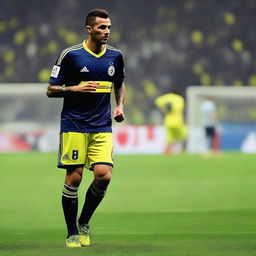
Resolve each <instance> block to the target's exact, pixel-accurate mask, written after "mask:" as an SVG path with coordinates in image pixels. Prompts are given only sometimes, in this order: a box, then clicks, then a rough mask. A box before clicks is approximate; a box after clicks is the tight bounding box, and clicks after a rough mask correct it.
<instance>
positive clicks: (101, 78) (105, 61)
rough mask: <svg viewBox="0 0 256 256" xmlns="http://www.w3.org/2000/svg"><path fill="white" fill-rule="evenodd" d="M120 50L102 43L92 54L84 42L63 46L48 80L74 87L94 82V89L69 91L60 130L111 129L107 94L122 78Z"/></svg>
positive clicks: (52, 82)
mask: <svg viewBox="0 0 256 256" xmlns="http://www.w3.org/2000/svg"><path fill="white" fill-rule="evenodd" d="M124 77H125V75H124V62H123V56H122V53H121V51H119V50H117V49H115V48H113V47H111V46H109V45H106V46H105V48H104V50H103V51H102V52H101V53H99V54H95V53H93V52H92V51H90V50H89V49H88V48H87V47H86V45H85V41H84V42H83V43H81V44H78V45H75V46H72V47H69V48H67V49H65V50H64V51H63V52H62V53H61V55H60V56H59V58H58V60H57V61H56V63H55V65H54V66H53V69H52V73H51V77H50V80H49V83H50V84H52V85H63V86H74V85H78V84H81V83H83V82H86V81H95V82H96V83H97V84H98V86H97V89H96V91H95V92H90V93H77V94H70V95H67V96H65V97H64V102H63V109H62V113H61V132H88V133H95V132H111V106H110V93H111V89H112V87H113V86H114V87H115V88H119V87H120V86H121V85H122V83H123V80H124Z"/></svg>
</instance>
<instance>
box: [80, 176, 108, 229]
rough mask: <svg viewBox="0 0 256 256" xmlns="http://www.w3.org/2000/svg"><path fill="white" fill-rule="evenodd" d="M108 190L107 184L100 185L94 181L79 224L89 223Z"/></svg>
mask: <svg viewBox="0 0 256 256" xmlns="http://www.w3.org/2000/svg"><path fill="white" fill-rule="evenodd" d="M106 190H107V185H105V186H104V187H99V186H97V185H96V184H95V181H93V182H92V184H91V185H90V187H89V188H88V190H87V192H86V196H85V202H84V206H83V209H82V212H81V215H80V218H79V220H78V222H79V224H88V223H89V220H90V218H91V216H92V215H93V213H94V211H95V210H96V208H97V207H98V205H99V204H100V202H101V201H102V199H103V197H104V196H105V193H106Z"/></svg>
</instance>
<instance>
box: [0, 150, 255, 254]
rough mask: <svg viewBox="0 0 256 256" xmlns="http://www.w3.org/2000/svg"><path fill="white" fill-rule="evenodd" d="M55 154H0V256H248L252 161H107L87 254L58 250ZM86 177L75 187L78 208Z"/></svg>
mask: <svg viewBox="0 0 256 256" xmlns="http://www.w3.org/2000/svg"><path fill="white" fill-rule="evenodd" d="M56 158H57V154H56V153H51V154H42V153H26V154H1V155H0V166H1V178H0V188H1V200H0V255H1V256H6V255H17V256H21V255H22V256H30V255H31V256H37V255H42V256H43V255H47V256H48V255H49V256H51V255H54V256H55V255H56V256H66V255H90V256H94V255H102V256H121V255H124V256H137V255H138V256H153V255H154V256H162V255H170V256H247V255H248V256H255V255H256V239H255V235H256V227H255V219H256V186H255V183H256V182H255V181H256V164H255V162H256V160H255V159H256V158H255V156H254V155H244V154H240V153H226V154H224V155H223V156H222V157H221V158H209V159H205V158H202V157H201V156H198V155H180V156H162V155H138V156H134V155H123V156H116V157H115V162H116V165H115V169H114V171H113V179H112V181H111V185H110V187H109V191H108V193H107V196H106V198H105V199H104V201H103V202H102V204H101V205H100V207H99V208H98V210H97V212H96V213H95V215H94V216H93V218H92V221H91V240H92V246H91V247H90V248H76V249H70V248H65V246H64V243H65V236H66V230H65V224H64V218H63V214H62V209H61V200H60V198H61V190H62V186H63V179H64V171H63V170H59V169H57V168H56ZM91 179H92V173H90V172H88V171H86V172H85V174H84V179H83V182H82V184H81V187H80V191H79V198H80V201H79V202H80V206H79V207H80V209H81V204H82V199H83V198H84V193H85V191H86V188H87V186H88V185H89V183H90V182H91Z"/></svg>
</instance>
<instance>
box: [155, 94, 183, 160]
mask: <svg viewBox="0 0 256 256" xmlns="http://www.w3.org/2000/svg"><path fill="white" fill-rule="evenodd" d="M155 104H156V106H157V107H158V108H159V109H160V110H161V111H162V112H163V113H164V121H163V124H164V127H165V130H166V146H165V148H164V152H163V153H164V154H165V155H168V154H174V153H175V152H174V145H175V143H177V142H184V140H185V139H186V136H187V126H186V125H185V123H184V99H183V97H182V96H181V95H179V93H178V92H177V91H176V90H173V92H172V93H167V94H164V95H162V96H160V97H158V98H157V99H156V100H155Z"/></svg>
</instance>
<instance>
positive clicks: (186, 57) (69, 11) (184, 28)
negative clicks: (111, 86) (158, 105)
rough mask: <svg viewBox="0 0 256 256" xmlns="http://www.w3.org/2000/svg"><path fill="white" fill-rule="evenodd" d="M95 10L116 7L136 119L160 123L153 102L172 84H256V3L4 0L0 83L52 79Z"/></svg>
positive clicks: (118, 41) (115, 33)
mask: <svg viewBox="0 0 256 256" xmlns="http://www.w3.org/2000/svg"><path fill="white" fill-rule="evenodd" d="M132 3H134V4H132ZM95 7H98V8H105V9H107V10H109V12H110V14H111V18H112V20H113V21H114V26H113V29H112V37H111V41H110V42H109V44H111V45H113V46H116V47H118V48H120V49H121V50H123V52H124V56H125V61H126V73H127V79H126V83H127V90H128V94H127V99H126V101H127V104H128V106H127V107H129V113H127V118H128V120H129V122H130V123H134V124H140V123H143V124H147V123H153V122H154V120H155V115H154V111H153V110H154V109H155V106H154V105H153V99H154V98H156V97H157V96H159V95H161V94H163V93H165V92H167V91H168V90H170V89H172V88H180V90H181V92H182V93H183V94H185V90H186V87H187V86H188V85H202V86H207V85H214V86H220V85H224V84H228V85H234V86H241V85H248V86H253V85H256V72H255V64H254V59H255V57H256V56H255V55H256V51H255V42H256V35H255V33H254V29H255V23H256V20H255V13H256V2H255V1H254V0H226V1H215V0H206V1H200V0H183V1H154V0H148V1H147V5H146V6H145V1H142V0H137V1H118V0H112V1H104V0H99V1H97V6H95V4H94V3H92V2H91V3H88V2H87V1H82V0H77V1H71V0H56V1H50V0H45V1H34V0H27V1H25V2H24V1H19V0H11V1H10V0H2V1H1V2H0V38H1V44H0V56H1V58H0V82H1V83H19V82H23V83H26V82H45V83H46V82H47V81H48V77H49V73H50V69H51V66H52V64H53V62H54V61H55V58H56V55H57V54H58V53H60V52H61V51H62V49H64V48H66V47H67V46H70V45H73V44H76V43H79V42H81V41H82V40H83V39H84V37H85V33H84V32H83V29H84V28H83V27H84V23H83V21H84V16H85V13H86V12H87V11H88V10H90V9H92V8H95ZM145 98H149V99H152V100H144V99H145ZM142 102H143V104H142Z"/></svg>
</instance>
